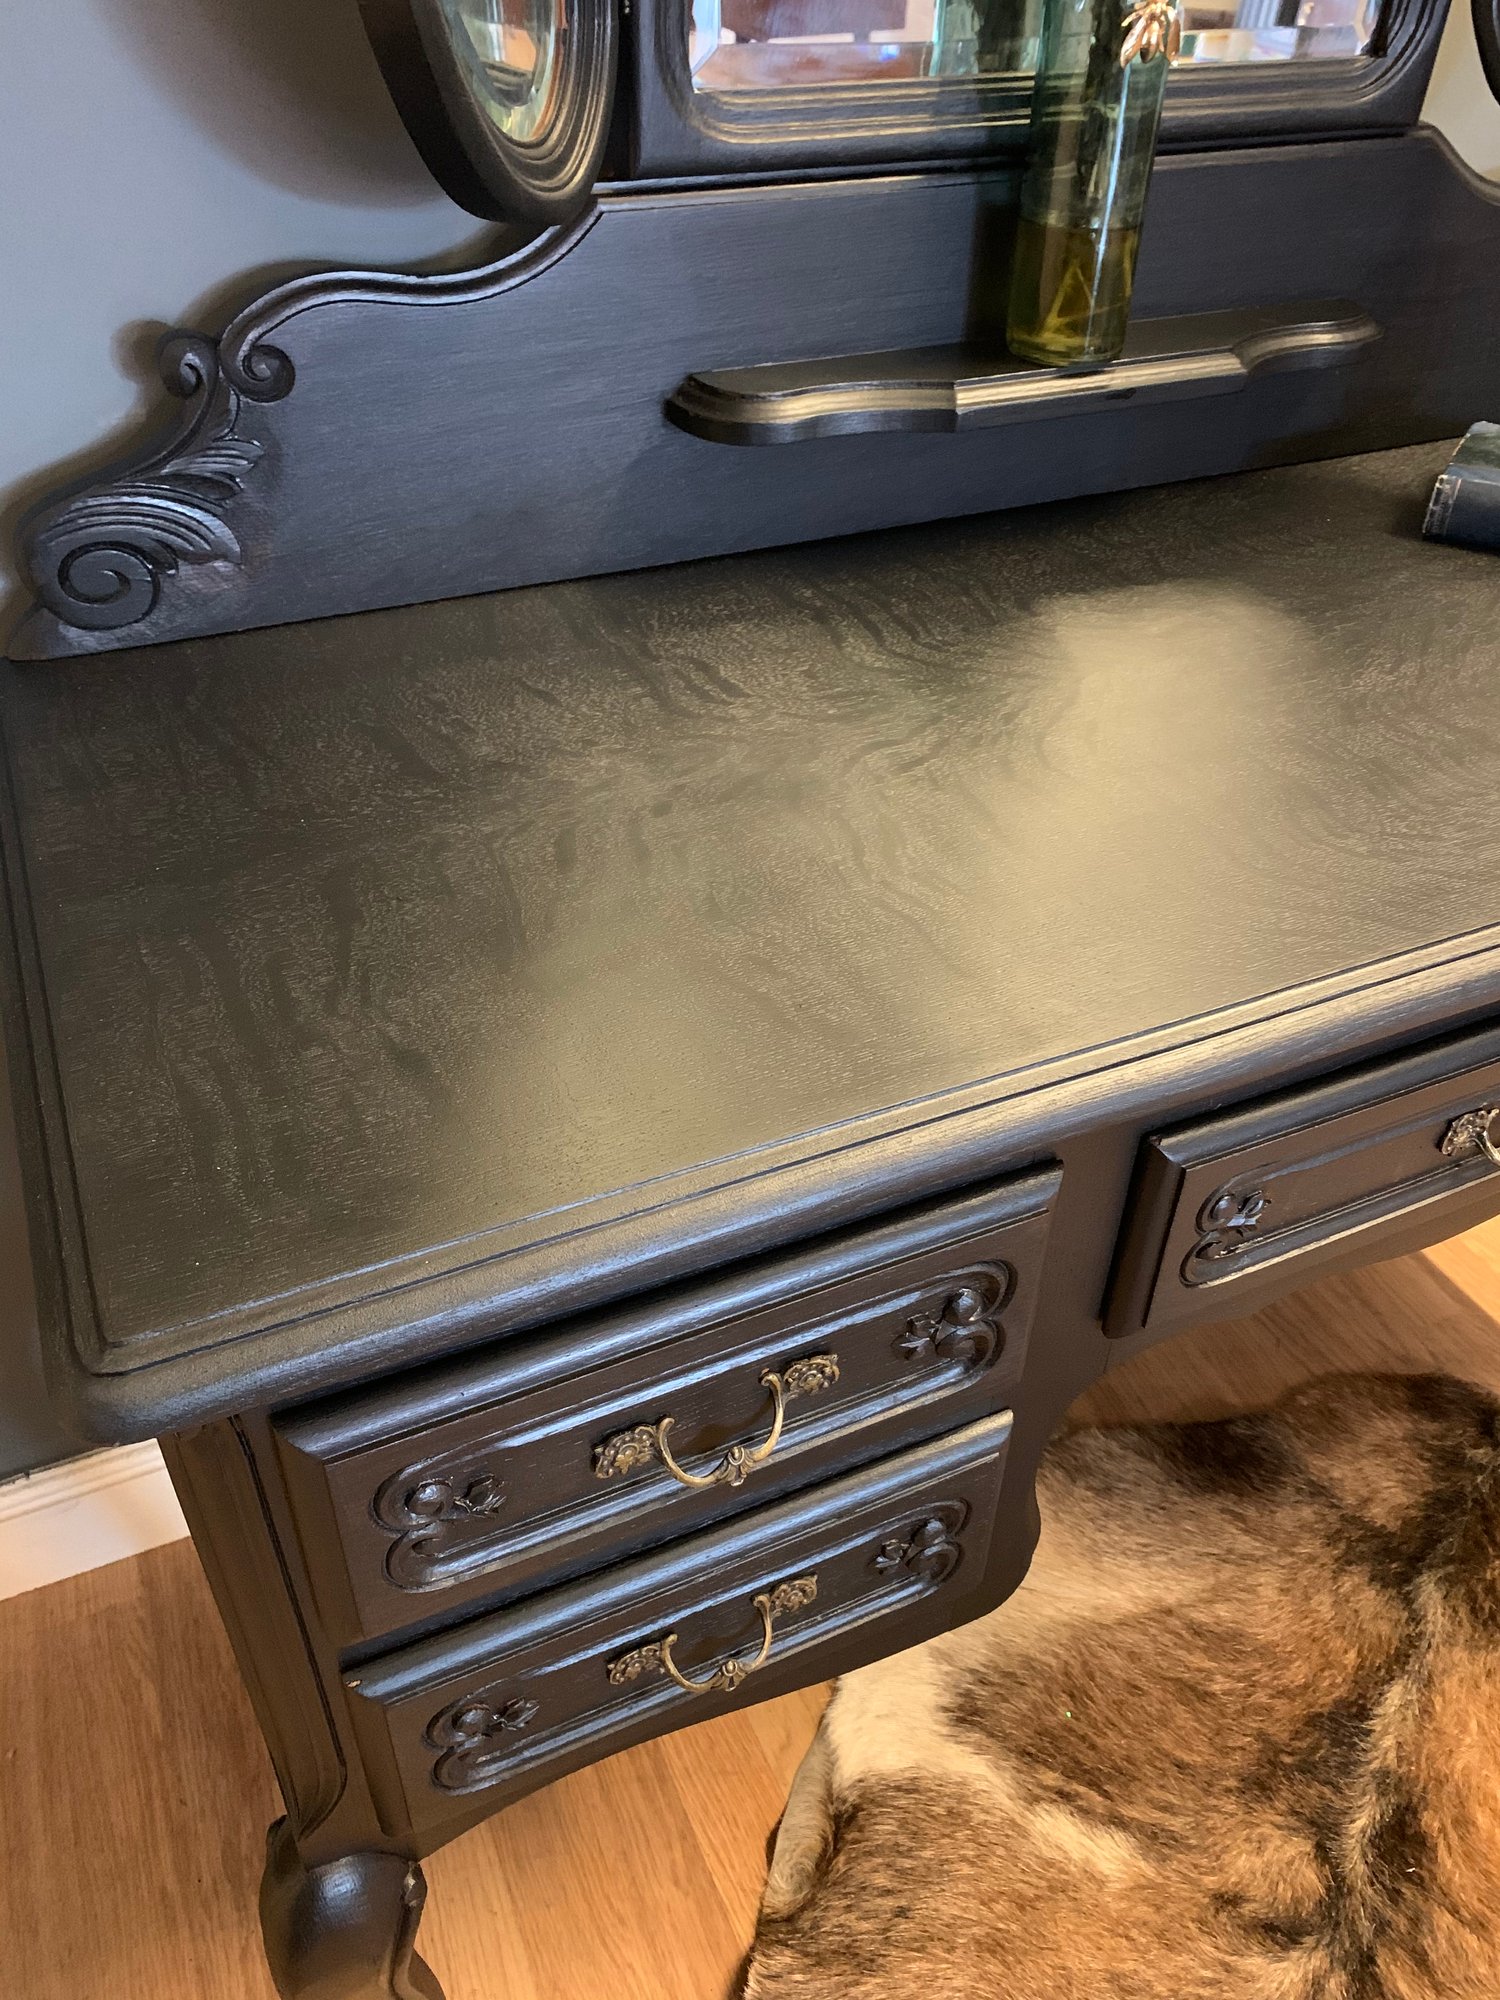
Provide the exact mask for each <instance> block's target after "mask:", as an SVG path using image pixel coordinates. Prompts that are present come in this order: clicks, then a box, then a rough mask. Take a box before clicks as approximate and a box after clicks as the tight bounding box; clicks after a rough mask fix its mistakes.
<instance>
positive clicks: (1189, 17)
mask: <svg viewBox="0 0 1500 2000" xmlns="http://www.w3.org/2000/svg"><path fill="white" fill-rule="evenodd" d="M1379 12H1380V0H1184V4H1183V6H1182V8H1181V17H1182V53H1181V56H1180V58H1179V60H1180V62H1182V63H1187V64H1193V65H1198V64H1209V63H1275V62H1305V61H1309V60H1313V61H1316V60H1320V59H1323V60H1326V59H1328V58H1330V57H1332V58H1339V57H1343V58H1348V57H1351V56H1360V55H1364V54H1366V53H1367V52H1368V51H1369V49H1370V48H1371V46H1372V42H1373V39H1374V33H1375V28H1376V24H1377V21H1378V19H1379ZM1040 20H1041V6H1040V0H693V14H692V27H691V31H690V48H689V61H690V65H691V68H692V73H693V82H694V84H695V86H696V87H697V88H698V89H699V90H711V91H715V92H725V91H727V92H738V91H756V90H779V89H783V88H785V87H787V86H789V85H796V84H848V83H861V84H863V83H870V82H873V81H879V80H881V79H885V80H888V81H892V82H898V81H912V80H922V79H932V78H942V77H974V76H1004V75H1015V74H1017V73H1025V72H1026V71H1029V70H1031V69H1033V68H1034V67H1035V64H1036V48H1037V35H1038V32H1039V29H1040Z"/></svg>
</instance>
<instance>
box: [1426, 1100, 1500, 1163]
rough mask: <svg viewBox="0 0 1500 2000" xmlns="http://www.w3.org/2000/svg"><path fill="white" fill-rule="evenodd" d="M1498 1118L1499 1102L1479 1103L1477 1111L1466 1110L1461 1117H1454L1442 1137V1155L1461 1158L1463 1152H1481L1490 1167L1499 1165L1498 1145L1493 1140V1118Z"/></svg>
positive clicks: (1499, 1113) (1499, 1151) (1449, 1157)
mask: <svg viewBox="0 0 1500 2000" xmlns="http://www.w3.org/2000/svg"><path fill="white" fill-rule="evenodd" d="M1497 1118H1500V1104H1481V1105H1480V1107H1479V1109H1478V1110H1477V1111H1466V1112H1465V1113H1464V1114H1463V1116H1462V1117H1461V1118H1455V1119H1454V1121H1453V1123H1452V1124H1451V1125H1450V1126H1449V1127H1448V1129H1447V1131H1446V1132H1445V1133H1444V1134H1443V1137H1442V1142H1441V1143H1442V1150H1443V1153H1444V1155H1445V1156H1446V1157H1447V1158H1448V1159H1450V1160H1452V1159H1462V1158H1463V1156H1464V1154H1465V1153H1483V1154H1484V1156H1485V1158H1486V1159H1487V1160H1488V1161H1489V1163H1490V1165H1491V1166H1492V1167H1500V1145H1497V1144H1496V1141H1495V1120H1496V1119H1497Z"/></svg>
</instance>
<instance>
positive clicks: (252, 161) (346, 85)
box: [99, 0, 433, 208]
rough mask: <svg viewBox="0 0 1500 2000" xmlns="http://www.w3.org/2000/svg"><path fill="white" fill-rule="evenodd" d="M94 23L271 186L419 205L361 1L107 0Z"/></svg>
mask: <svg viewBox="0 0 1500 2000" xmlns="http://www.w3.org/2000/svg"><path fill="white" fill-rule="evenodd" d="M99 18H100V20H101V23H103V24H106V25H107V27H108V30H109V31H110V32H111V33H113V34H115V35H117V36H118V37H119V40H120V43H121V47H122V51H123V53H125V54H126V55H127V57H128V59H129V60H130V61H131V62H132V63H134V64H135V65H137V66H138V67H140V68H142V69H143V70H145V71H147V72H148V73H149V75H150V77H151V79H152V81H153V82H154V84H155V85H156V86H157V87H158V88H159V89H160V90H162V91H164V92H167V93H170V95H171V96H172V97H173V99H174V100H175V101H176V102H177V104H179V105H180V106H181V108H182V109H183V110H184V111H186V112H187V114H188V115H189V117H190V118H192V119H193V120H194V121H195V122H196V123H198V124H200V125H201V126H202V127H203V129H204V130H205V131H206V132H208V133H209V134H210V135H211V136H212V138H213V141H214V143H215V144H216V145H217V146H220V147H222V148H223V149H224V151H226V152H228V153H230V154H232V155H233V156H234V157H235V158H237V159H238V160H239V161H241V163H242V164H243V165H245V166H247V167H249V168H250V169H251V170H252V171H253V172H254V173H256V174H258V175H260V176H261V177H262V178H263V179H265V180H267V181H270V182H272V183H273V184H274V185H276V186H279V187H284V188H290V189H291V190H292V191H293V192H294V193H297V194H303V195H307V196H310V197H311V198H313V199H314V200H320V201H335V202H340V203H348V204H352V205H357V206H359V207H363V208H389V207H392V206H393V205H402V206H416V205H418V204H427V203H430V202H431V200H432V198H433V183H432V177H431V176H430V175H429V173H428V172H427V169H426V168H425V167H424V166H423V164H422V162H421V159H420V158H419V156H418V154H417V150H416V148H415V147H414V146H413V145H412V142H411V140H410V139H409V138H408V137H407V134H406V128H405V126H404V125H403V124H402V123H401V118H400V114H399V113H398V112H397V110H396V107H395V105H394V104H393V103H392V101H391V99H390V96H389V95H388V93H387V91H386V88H385V84H384V82H383V80H382V78H381V74H380V68H379V65H378V64H377V62H376V60H375V56H374V52H373V51H372V49H371V48H370V44H369V41H368V40H367V38H366V35H365V31H364V26H363V23H362V22H361V20H360V16H359V7H358V0H111V4H110V6H109V8H108V9H107V10H101V13H100V17H99Z"/></svg>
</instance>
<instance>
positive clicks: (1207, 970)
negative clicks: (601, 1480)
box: [0, 447, 1500, 1434]
mask: <svg viewBox="0 0 1500 2000" xmlns="http://www.w3.org/2000/svg"><path fill="white" fill-rule="evenodd" d="M997 448H998V447H997ZM1445 456H1446V452H1445V450H1444V448H1442V447H1420V448H1415V449H1412V450H1407V451H1401V452H1393V453H1386V454H1381V455H1379V456H1376V457H1371V458H1365V459H1347V460H1342V461H1337V462H1331V463H1325V464H1314V465H1309V466H1303V467H1296V468H1289V469H1283V470H1277V471H1269V472H1264V473H1256V474H1249V475H1243V476H1240V477H1236V478H1232V479H1225V480H1219V481H1213V482H1208V483H1202V484H1196V485H1190V486H1182V487H1175V488H1167V489H1160V490H1157V491H1153V492H1146V493H1137V494H1131V495H1123V496H1118V497H1112V498H1107V499H1100V500H1088V501H1078V502H1071V503H1068V504H1066V505H1060V506H1054V507H1048V508H1040V509H1034V510H1030V511H1027V512H1024V513H1014V514H1008V515H999V516H994V517H989V518H985V519H979V520H974V521H969V522H960V523H949V524H945V525H939V526H934V527H930V528H923V529H915V530H901V531H897V532H892V533H888V534H881V535H873V536H868V537H863V538H860V539H857V540H853V541H849V542H841V543H825V544H821V545H815V546H811V547H802V548H797V549H793V550H788V551H776V552H770V553H766V554H761V555H754V556H747V557H737V558H733V559H726V560H720V561H713V562H705V563H701V564H693V565H686V566H683V567H681V568H677V569H673V570H658V571H651V572H643V573H637V574H633V575H627V576H619V577H609V578H602V579H594V580H589V581H584V582H578V583H570V584H558V585H550V586H545V587H539V588H533V589H525V590H517V591H513V592H509V593H504V594H501V595H497V596H493V597H487V598H473V599H467V600H463V601H457V602H451V603H446V604H436V605H430V606H426V607H420V608H415V609H411V610H400V611H390V612H382V613H378V614H370V615H366V616H362V617H354V618H346V619H339V620H330V621H327V622H323V623H318V624H312V625H307V626H302V627H296V628H287V629H280V630H271V631H264V632H256V633H250V634H246V635H243V636H240V637H237V638H227V639H211V640H203V641H195V642H189V643H185V644H181V645H177V646H169V647H162V648H158V649H155V650H149V651H140V652H135V653H125V654H117V655H113V656H106V657H104V658H101V659H97V660H93V661H89V660H81V661H75V662H68V663H60V664H59V663H54V664H46V665H37V666H27V667H9V668H6V669H5V673H4V684H3V710H0V712H3V722H4V729H5V737H6V747H7V754H8V759H9V769H10V776H11V780H12V789H13V795H14V823H13V825H12V827H11V830H10V838H9V840H8V843H7V846H8V851H9V854H10V859H11V865H12V884H13V890H14V892H15V893H16V895H17V898H18V931H19V936H20V955H19V956H20V972H21V984H22V987H23V989H24V1005H25V1012H26V1020H27V1023H28V1026H29V1030H30V1039H29V1050H28V1047H27V1046H26V1045H25V1038H24V1037H22V1036H21V1035H20V1034H19V1033H18V1020H19V1016H18V1015H17V1013H16V1012H15V1011H14V1009H15V1007H16V1006H17V1005H19V1004H20V1003H19V1002H18V1001H16V1000H14V999H13V1012H12V1017H11V1038H12V1040H13V1041H15V1042H17V1044H18V1047H19V1054H20V1058H21V1060H22V1062H23V1063H25V1062H27V1061H30V1062H31V1063H32V1064H34V1067H35V1079H36V1080H35V1082H34V1084H33V1083H25V1084H23V1093H22V1094H24V1095H27V1096H34V1097H35V1098H36V1099H37V1101H38V1104H39V1107H40V1117H39V1120H38V1122H37V1124H36V1127H35V1130H34V1131H33V1132H32V1133H31V1136H30V1144H31V1149H32V1170H31V1174H30V1179H31V1183H32V1187H33V1193H34V1196H35V1197H36V1199H37V1200H38V1202H39V1203H40V1208H39V1214H40V1215H41V1217H42V1223H43V1228H42V1234H43V1236H44V1237H45V1236H46V1235H47V1234H48V1233H49V1232H50V1233H51V1234H52V1235H53V1236H55V1238H56V1250H55V1254H54V1253H52V1252H50V1251H47V1252H45V1253H44V1255H43V1258H42V1260H41V1261H42V1264H43V1266H44V1268H43V1270H42V1272H41V1274H40V1275H41V1279H42V1288H43V1306H44V1318H45V1319H46V1321H47V1333H46V1338H47V1339H48V1341H49V1343H50V1345H51V1348H52V1357H53V1366H54V1373H55V1375H57V1376H58V1378H59V1379H64V1378H68V1377H69V1376H76V1377H77V1378H78V1380H79V1383H80V1385H81V1386H80V1400H81V1401H82V1402H83V1404H84V1405H85V1408H86V1413H87V1421H88V1422H89V1423H90V1424H91V1425H92V1426H93V1427H94V1428H95V1429H96V1430H98V1431H100V1432H102V1433H108V1434H139V1433H141V1432H144V1431H147V1430H150V1429H154V1428H157V1427H159V1426H161V1425H163V1424H167V1423H175V1422H181V1421H184V1420H185V1418H186V1417H187V1416H188V1415H191V1414H208V1413H212V1412H213V1411H215V1410H221V1409H225V1408H229V1407H233V1406H234V1405H235V1404H237V1403H238V1404H244V1403H247V1402H250V1401H256V1400H263V1399H266V1398H271V1397H275V1396H277V1395H283V1394H288V1393H293V1392H295V1393H303V1392H304V1391H305V1390H307V1389H308V1388H310V1387H316V1386H319V1385H320V1384H324V1383H328V1382H331V1381H334V1380H338V1379H342V1378H344V1377H348V1376H350V1375H351V1374H359V1373H366V1372H369V1370H370V1369H372V1368H374V1367H378V1366H389V1365H393V1364H394V1363H396V1362H398V1361H403V1360H407V1359H410V1358H413V1357H415V1356H417V1355H420V1354H423V1353H428V1352H432V1351H435V1350H436V1349H437V1348H438V1347H440V1346H442V1345H443V1344H445V1343H451V1342H452V1341H453V1340H454V1339H455V1337H463V1338H468V1337H474V1330H475V1329H476V1328H478V1327H480V1326H481V1325H490V1324H500V1323H504V1322H505V1321H506V1320H507V1319H509V1320H511V1321H515V1320H517V1319H524V1318H525V1317H526V1316H527V1314H528V1313H531V1314H534V1313H535V1312H536V1311H538V1310H540V1309H541V1308H542V1306H543V1305H545V1306H546V1307H547V1309H549V1310H556V1309H557V1307H558V1303H559V1300H562V1301H563V1302H566V1301H567V1300H569V1299H571V1300H573V1301H574V1302H578V1301H582V1300H584V1299H588V1298H592V1297H599V1296H607V1295H608V1294H609V1293H610V1292H611V1291H612V1290H613V1291H619V1290H620V1289H622V1288H624V1287H625V1286H626V1285H628V1284H629V1283H630V1282H639V1279H640V1274H641V1273H642V1272H645V1273H647V1274H649V1275H660V1274H663V1273H665V1272H666V1271H668V1270H669V1269H672V1268H688V1267H691V1265H692V1264H693V1263H694V1262H695V1261H696V1262H699V1263H701V1262H704V1261H706V1260H707V1259H708V1258H709V1257H710V1256H712V1255H716V1254H721V1253H722V1249H723V1246H724V1244H725V1243H734V1244H736V1245H738V1246H739V1247H744V1245H745V1244H746V1243H748V1242H750V1241H751V1240H770V1239H771V1237H772V1236H774V1234H775V1233H776V1231H777V1230H783V1231H784V1230H786V1229H789V1228H796V1227H800V1226H805V1214H817V1215H820V1216H824V1218H825V1219H827V1218H828V1217H832V1216H833V1215H835V1214H837V1213H838V1212H840V1210H839V1208H838V1203H840V1202H842V1204H843V1212H854V1211H856V1210H857V1207H858V1203H859V1201H860V1200H865V1201H866V1202H867V1203H868V1200H869V1197H870V1193H871V1190H872V1189H874V1188H876V1186H877V1183H878V1184H879V1186H880V1187H882V1188H883V1187H885V1186H886V1183H885V1182H882V1181H881V1180H880V1175H881V1174H882V1173H886V1172H887V1170H888V1169H889V1171H890V1172H893V1173H894V1172H895V1171H896V1170H895V1169H894V1168H891V1167H890V1161H891V1160H892V1159H893V1158H894V1157H895V1154H893V1153H892V1152H891V1149H892V1148H895V1149H897V1152H898V1153H899V1155H900V1159H901V1160H902V1161H903V1162H904V1165H902V1166H901V1168H900V1172H901V1173H904V1174H905V1175H906V1176H907V1181H908V1182H910V1183H911V1184H912V1185H915V1181H914V1180H913V1179H912V1175H913V1173H914V1172H915V1171H916V1170H915V1169H914V1168H913V1166H912V1162H913V1159H918V1160H920V1159H921V1158H922V1157H923V1148H924V1146H927V1145H929V1141H928V1140H926V1139H923V1138H922V1136H921V1134H922V1133H929V1134H931V1133H934V1132H936V1131H937V1130H938V1129H939V1125H938V1124H935V1123H934V1122H933V1121H935V1120H937V1121H939V1124H940V1123H941V1122H942V1121H940V1120H939V1114H940V1113H943V1112H946V1111H949V1110H952V1109H955V1108H962V1107H964V1106H966V1105H975V1104H981V1103H983V1104H987V1105H989V1106H991V1107H992V1115H994V1116H997V1117H1001V1123H1000V1125H999V1126H997V1127H996V1128H995V1132H996V1134H997V1135H998V1136H996V1137H995V1139H994V1141H993V1143H995V1144H996V1145H998V1146H1000V1148H1001V1150H1002V1151H1003V1149H1004V1132H1005V1129H1006V1128H1005V1127H1004V1123H1003V1115H1002V1114H1004V1115H1009V1114H1008V1113H1004V1107H1007V1106H1011V1107H1015V1106H1019V1105H1021V1104H1022V1103H1023V1101H1025V1100H1026V1099H1028V1097H1030V1096H1031V1095H1032V1094H1033V1093H1034V1091H1035V1089H1036V1087H1037V1085H1038V1084H1039V1083H1042V1082H1046V1083H1049V1084H1051V1083H1055V1082H1057V1080H1058V1079H1060V1078H1064V1077H1081V1076H1095V1077H1097V1076H1098V1075H1100V1074H1101V1073H1103V1072H1105V1071H1106V1070H1108V1071H1111V1072H1113V1071H1115V1070H1117V1069H1118V1066H1119V1065H1120V1064H1121V1063H1122V1062H1124V1061H1125V1060H1126V1059H1127V1058H1130V1057H1132V1056H1136V1055H1139V1054H1142V1053H1144V1052H1146V1051H1148V1050H1151V1049H1156V1048H1160V1047H1161V1046H1164V1045H1165V1044H1166V1043H1169V1042H1174V1041H1175V1042H1177V1043H1181V1042H1184V1041H1189V1040H1195V1039H1200V1038H1201V1037H1202V1036H1203V1035H1204V1034H1206V1033H1207V1032H1208V1030H1209V1029H1210V1028H1211V1027H1213V1026H1215V1025H1216V1024H1220V1023H1222V1022H1225V1021H1229V1020H1231V1019H1234V1020H1240V1019H1248V1018H1260V1017H1269V1016H1271V1015H1274V1014H1277V1013H1281V1012H1284V1011H1285V1009H1286V1006H1287V1000H1286V995H1287V993H1288V991H1289V990H1293V989H1295V990H1298V991H1300V990H1303V989H1307V988H1308V987H1310V986H1312V985H1315V984H1316V983H1317V982H1320V981H1321V982H1327V981H1330V980H1331V981H1334V982H1335V983H1337V982H1339V981H1343V982H1344V983H1345V984H1346V985H1347V984H1349V983H1350V982H1354V983H1358V982H1359V981H1361V980H1368V979H1369V978H1370V977H1371V976H1372V975H1371V973H1370V971H1369V968H1371V967H1372V966H1373V965H1378V964H1379V963H1380V962H1383V961H1388V960H1396V961H1398V962H1399V965H1403V966H1404V965H1407V964H1409V963H1416V962H1417V959H1420V960H1421V962H1422V963H1428V962H1438V961H1444V962H1446V960H1448V959H1454V958H1457V957H1459V956H1462V955H1463V954H1464V953H1465V952H1471V951H1473V950H1476V949H1478V948H1479V947H1480V946H1483V947H1484V948H1485V949H1489V948H1491V947H1492V946H1493V944H1494V943H1495V940H1494V939H1487V938H1484V937H1479V938H1475V937H1473V936H1471V935H1470V934H1472V933H1482V932H1484V931H1485V930H1486V928H1487V927H1490V926H1494V925H1497V924H1500V786H1497V784H1496V779H1495V774H1496V771H1497V769H1500V691H1497V666H1500V638H1497V634H1500V561H1496V560H1495V559H1494V558H1492V557H1490V556H1487V555H1483V554H1475V553H1471V552H1464V551H1459V550H1455V549H1451V548H1446V547H1441V546H1437V545H1433V544H1427V543H1424V542H1423V541H1422V540H1421V539H1420V536H1419V532H1418V530H1419V523H1420V518H1421V511H1422V506H1423V503H1424V501H1425V498H1426V495H1427V493H1428V492H1429V491H1430V488H1431V485H1432V482H1433V479H1434V478H1435V476H1436V474H1437V472H1438V470H1439V468H1440V466H1441V464H1442V463H1443V461H1444V458H1445ZM18 829H19V831H18ZM1413 954H1416V955H1417V959H1414V958H1413V957H1412V956H1411V955H1413ZM1423 954H1425V957H1423V956H1422V955H1423ZM1358 968H1365V970H1364V971H1363V972H1361V971H1359V970H1357V969H1358ZM1278 996H1279V997H1278ZM29 1074H30V1072H28V1075H29ZM993 1107H1000V1108H1001V1109H1000V1111H998V1112H995V1111H993ZM1017 1115H1018V1116H1019V1113H1017ZM913 1128H917V1136H916V1137H913V1136H912V1132H913ZM856 1142H860V1143H856ZM863 1142H872V1143H875V1144H876V1150H875V1151H874V1152H861V1150H860V1144H861V1143H863ZM943 1143H947V1141H946V1140H945V1141H944V1142H943ZM1018 1143H1019V1142H1018ZM930 1145H931V1146H932V1147H933V1148H936V1147H937V1145H938V1141H937V1140H936V1139H932V1140H931V1141H930ZM882 1147H883V1148H885V1149H886V1150H885V1151H884V1152H882V1151H881V1150H880V1148H882ZM932 1157H933V1158H934V1159H935V1158H936V1153H935V1152H934V1153H933V1156H932ZM831 1161H832V1162H835V1163H836V1164H834V1165H830V1164H829V1162H831ZM851 1162H852V1163H853V1164H851ZM771 1169H776V1170H777V1171H776V1172H775V1173H772V1172H771V1171H770V1170H771ZM799 1176H800V1178H799ZM49 1185H50V1187H51V1188H52V1189H53V1190H54V1192H55V1199H53V1200H52V1201H50V1202H49V1201H48V1199H47V1187H48V1186H49ZM896 1185H897V1183H896V1180H891V1181H890V1183H889V1187H890V1190H892V1191H894V1190H895V1189H896ZM903 1185H904V1183H903ZM835 1197H836V1199H835ZM820 1202H822V1203H823V1204H824V1207H822V1208H820V1207H819V1206H818V1204H819V1203H820ZM799 1204H804V1206H805V1214H804V1209H803V1208H800V1207H799ZM851 1204H852V1207H851ZM799 1217H801V1218H802V1219H801V1220H799ZM736 1229H740V1230H746V1229H754V1230H759V1231H760V1232H761V1234H760V1236H759V1237H758V1238H754V1239H752V1238H751V1237H749V1236H744V1235H741V1236H738V1237H737V1236H735V1234H734V1231H735V1230H736ZM715 1246H717V1248H716V1247H715ZM632 1274H633V1275H632ZM560 1288H561V1289H560ZM313 1310H316V1312H317V1314H318V1317H317V1318H315V1319H312V1320H309V1318H308V1314H309V1313H310V1312H311V1311H313Z"/></svg>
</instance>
